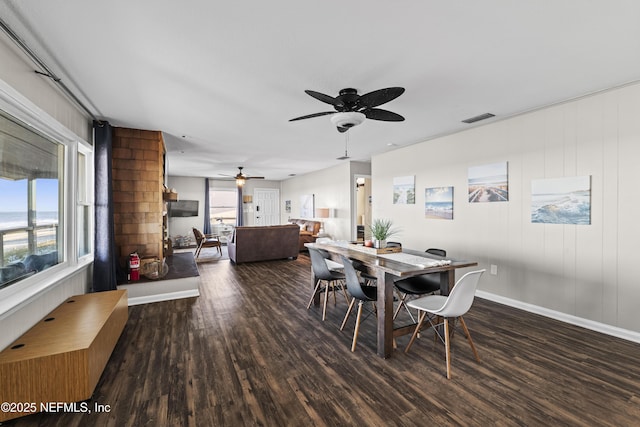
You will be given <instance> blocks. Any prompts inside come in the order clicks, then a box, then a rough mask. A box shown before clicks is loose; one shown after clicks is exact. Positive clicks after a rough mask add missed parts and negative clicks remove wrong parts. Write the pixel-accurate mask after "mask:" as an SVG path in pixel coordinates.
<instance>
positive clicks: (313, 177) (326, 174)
mask: <svg viewBox="0 0 640 427" xmlns="http://www.w3.org/2000/svg"><path fill="white" fill-rule="evenodd" d="M369 173H370V165H369V164H368V163H362V162H344V163H341V164H339V165H337V166H334V167H331V168H327V169H323V170H320V171H316V172H311V173H308V174H305V175H301V176H296V177H295V178H291V179H287V180H285V181H282V184H281V187H282V192H281V195H280V198H281V200H282V203H281V205H282V207H281V217H282V222H283V223H286V222H287V220H288V219H289V218H300V199H301V197H302V196H303V195H307V194H313V195H314V196H315V207H316V208H331V209H335V217H334V218H327V219H324V220H323V221H324V228H325V232H326V233H328V234H330V235H331V237H333V238H334V239H336V240H351V239H352V238H353V237H352V234H353V230H352V215H353V214H354V213H355V206H356V205H355V203H356V200H355V197H353V193H354V192H355V187H356V183H355V175H357V174H360V175H368V174H369ZM286 200H291V212H290V213H287V212H285V210H284V204H285V201H286ZM354 227H355V225H354Z"/></svg>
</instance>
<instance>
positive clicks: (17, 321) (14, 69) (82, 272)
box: [0, 31, 93, 349]
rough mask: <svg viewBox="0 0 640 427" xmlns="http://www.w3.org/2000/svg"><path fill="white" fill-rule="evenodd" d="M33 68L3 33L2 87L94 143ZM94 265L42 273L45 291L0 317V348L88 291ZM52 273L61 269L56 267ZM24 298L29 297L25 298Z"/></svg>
mask: <svg viewBox="0 0 640 427" xmlns="http://www.w3.org/2000/svg"><path fill="white" fill-rule="evenodd" d="M34 69H35V67H34V66H33V64H31V63H30V62H29V61H27V60H26V59H25V57H24V55H23V54H21V53H20V52H19V51H18V50H17V48H15V47H14V46H13V44H12V42H11V41H10V40H8V38H7V37H6V35H5V33H4V32H2V31H0V80H1V81H2V83H3V87H4V84H5V83H6V84H7V85H8V86H10V87H11V88H12V90H14V91H16V92H18V93H19V94H20V96H21V97H24V98H27V102H22V101H21V100H18V101H19V103H20V109H25V110H28V114H30V115H33V116H39V115H41V113H42V111H44V112H45V113H47V114H48V115H49V116H51V117H53V119H55V121H57V122H59V124H62V125H63V126H64V127H66V129H68V130H70V131H71V132H72V133H74V134H75V135H76V136H78V137H80V138H81V139H83V140H84V141H85V142H92V141H93V138H92V132H91V122H90V120H89V119H88V117H86V116H85V115H84V114H83V113H82V112H81V111H80V110H79V109H78V108H77V107H76V106H75V105H74V104H72V103H71V102H69V101H68V100H67V98H66V97H65V96H64V95H63V94H61V93H60V92H59V91H58V89H57V88H56V87H54V85H53V84H52V83H51V82H50V80H49V79H47V78H44V77H42V76H38V75H37V74H36V73H34ZM31 103H32V104H33V105H31ZM46 121H47V123H48V124H50V125H53V124H54V123H53V121H51V120H49V119H48V118H47V119H46ZM55 126H58V123H55ZM0 155H1V153H0ZM91 266H92V265H91V263H85V264H83V265H82V266H75V267H71V268H64V269H62V270H61V272H60V273H59V274H47V273H46V272H43V273H41V274H42V275H43V276H42V277H44V278H43V279H40V282H39V283H38V284H37V286H36V287H37V288H38V289H40V288H45V290H44V291H41V292H39V293H35V295H33V296H31V295H30V294H27V293H20V295H21V296H20V299H21V301H20V302H18V303H17V304H16V305H15V306H14V307H13V308H12V309H10V310H9V311H7V312H3V313H2V315H0V329H1V330H2V334H0V349H2V348H4V347H5V346H7V345H9V344H10V343H11V342H13V341H14V340H15V339H16V338H18V337H19V336H20V335H22V334H23V333H24V332H26V331H27V330H28V329H29V328H30V327H31V326H33V325H34V324H35V323H37V322H38V321H40V319H42V318H43V317H44V316H46V315H47V314H48V313H49V312H50V311H51V310H53V309H54V308H55V307H57V306H58V305H59V304H60V303H61V302H62V301H64V300H65V299H67V298H68V297H70V296H72V295H77V294H82V293H85V292H87V291H88V289H89V287H90V281H91ZM51 270H58V269H56V268H55V267H54V268H52V269H51ZM69 271H72V272H71V273H69ZM14 286H19V285H14ZM10 289H11V288H7V290H10ZM16 295H17V294H16ZM22 295H29V296H26V297H24V298H22ZM3 302H6V301H3Z"/></svg>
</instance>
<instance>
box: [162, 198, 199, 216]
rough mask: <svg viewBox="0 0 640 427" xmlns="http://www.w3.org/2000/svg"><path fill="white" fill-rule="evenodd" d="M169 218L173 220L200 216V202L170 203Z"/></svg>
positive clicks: (181, 201)
mask: <svg viewBox="0 0 640 427" xmlns="http://www.w3.org/2000/svg"><path fill="white" fill-rule="evenodd" d="M169 216H170V217H173V218H177V217H188V216H198V200H178V201H175V202H169Z"/></svg>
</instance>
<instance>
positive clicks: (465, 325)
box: [459, 316, 480, 362]
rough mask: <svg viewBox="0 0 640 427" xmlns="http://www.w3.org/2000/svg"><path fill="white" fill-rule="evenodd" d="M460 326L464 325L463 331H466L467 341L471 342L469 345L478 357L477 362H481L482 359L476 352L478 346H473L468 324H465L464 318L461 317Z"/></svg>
mask: <svg viewBox="0 0 640 427" xmlns="http://www.w3.org/2000/svg"><path fill="white" fill-rule="evenodd" d="M459 319H460V324H461V325H462V329H463V330H464V333H465V335H466V336H467V340H469V345H470V346H471V350H473V354H474V355H475V356H476V360H477V361H478V362H479V361H480V357H479V356H478V352H477V351H476V346H475V345H473V340H472V339H471V334H470V333H469V329H467V324H466V323H465V322H464V319H463V318H462V316H460V318H459Z"/></svg>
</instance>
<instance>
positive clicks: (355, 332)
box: [351, 300, 363, 352]
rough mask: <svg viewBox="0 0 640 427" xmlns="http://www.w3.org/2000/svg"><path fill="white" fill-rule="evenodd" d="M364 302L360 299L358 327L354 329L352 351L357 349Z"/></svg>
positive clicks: (357, 318)
mask: <svg viewBox="0 0 640 427" xmlns="http://www.w3.org/2000/svg"><path fill="white" fill-rule="evenodd" d="M362 303H363V301H362V300H360V301H358V316H357V317H356V327H355V329H354V331H353V343H352V344H351V351H352V352H354V351H356V342H357V341H358V332H360V318H361V317H362Z"/></svg>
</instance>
